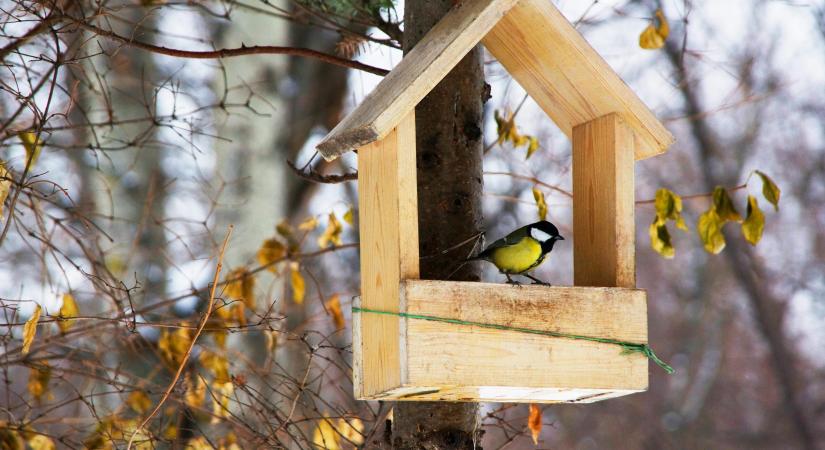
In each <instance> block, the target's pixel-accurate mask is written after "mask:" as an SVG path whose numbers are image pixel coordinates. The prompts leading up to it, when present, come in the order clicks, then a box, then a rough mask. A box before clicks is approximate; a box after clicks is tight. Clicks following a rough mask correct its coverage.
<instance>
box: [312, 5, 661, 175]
mask: <svg viewBox="0 0 825 450" xmlns="http://www.w3.org/2000/svg"><path fill="white" fill-rule="evenodd" d="M479 42H482V43H483V44H484V46H485V47H487V50H489V51H490V53H492V54H493V56H495V57H496V58H497V59H498V61H499V62H500V63H501V64H502V65H503V66H504V68H505V69H507V71H508V72H509V73H510V74H511V75H512V76H513V78H515V79H516V81H518V82H519V84H521V86H522V87H523V88H524V89H525V90H526V91H527V93H528V94H529V95H530V96H531V97H532V98H533V100H535V101H536V103H538V104H539V106H541V108H542V109H543V110H544V112H545V113H547V115H548V116H550V118H551V119H553V121H554V122H555V123H556V125H558V126H559V128H561V130H562V131H564V132H565V133H566V134H567V136H568V137H570V136H572V134H573V127H575V126H576V125H580V124H583V123H585V122H588V121H590V120H593V119H596V118H598V117H601V116H604V115H606V114H610V113H618V114H619V115H621V117H622V118H623V119H624V120H625V122H626V123H627V124H628V125H630V126H631V127H632V128H633V130H634V131H635V133H634V134H635V136H636V139H637V142H636V145H635V149H636V150H635V151H636V155H635V156H636V159H644V158H648V157H651V156H655V155H658V154H660V153H664V151H665V150H667V148H668V147H669V146H670V144H672V143H673V136H672V135H671V134H670V132H669V131H668V130H667V129H666V128H665V126H664V125H662V123H661V122H659V121H658V120H657V119H656V117H655V116H654V115H653V113H652V112H651V111H650V110H649V109H648V108H647V106H645V104H644V103H642V101H641V100H640V99H639V97H637V96H636V94H635V93H634V92H633V91H632V90H631V89H630V88H629V87H628V86H627V85H626V84H625V83H624V82H623V81H622V80H621V78H619V76H618V75H617V74H616V73H615V72H614V71H613V70H612V69H611V68H610V66H609V65H608V64H607V63H606V62H605V61H604V59H602V57H601V56H599V55H598V53H596V51H595V50H594V49H593V48H592V47H591V46H590V44H588V43H587V41H585V40H584V38H583V37H582V36H581V35H580V34H579V33H578V31H576V29H575V28H573V26H572V25H571V24H570V22H568V21H567V19H565V18H564V16H563V15H562V14H561V13H560V12H559V11H558V9H556V7H555V6H553V4H552V3H551V1H550V0H463V2H462V3H460V4H459V5H458V6H456V7H455V8H454V9H453V10H452V11H450V12H449V13H448V14H447V15H445V16H444V18H443V19H441V21H440V22H439V23H438V24H436V26H435V27H433V28H432V29H431V30H430V31H429V33H427V35H426V36H424V38H423V39H421V41H419V43H418V44H417V45H416V46H415V48H413V49H412V50H411V51H410V52H409V53H408V54H407V55H406V56H405V57H404V58H403V59H402V60H401V62H400V63H399V64H398V65H397V66H396V67H395V68H394V69H393V70H392V71H391V72H390V73H389V74H388V75H387V76H386V77H385V78H384V79H383V80H382V81H381V82H380V83H379V84H378V86H376V88H375V89H374V90H373V91H372V92H371V93H370V94H369V95H368V96H367V97H366V98H365V99H364V101H363V102H362V103H361V104H360V105H358V107H356V108H355V110H354V111H352V112H351V113H350V114H349V115H347V116H346V117H345V118H344V120H342V121H341V122H340V123H339V124H338V125H337V126H336V127H335V128H334V129H333V130H332V131H331V132H330V133H329V134H328V135H327V136H326V137H325V138H324V139H323V140H322V141H321V142H320V143H319V144H318V146H317V148H318V150H319V151H320V152H321V154H322V155H323V156H324V158H326V159H327V160H332V159H335V158H337V157H338V156H340V155H341V154H343V153H346V152H348V151H350V150H353V149H355V148H357V147H361V146H363V145H366V144H368V143H370V142H374V141H376V140H379V139H383V138H384V137H385V136H387V134H388V133H389V132H390V131H391V130H392V129H393V128H394V127H395V126H396V125H398V123H399V122H400V121H401V119H402V118H403V117H404V116H405V115H406V114H407V113H409V112H410V111H411V110H412V109H413V108H415V106H416V105H417V104H418V102H420V101H421V99H423V98H424V96H425V95H427V94H428V93H429V92H430V91H431V90H432V89H433V88H434V87H435V86H436V84H438V83H439V82H440V81H441V79H442V78H444V77H445V76H446V75H447V73H449V71H450V70H452V68H453V67H455V65H456V64H458V62H459V61H461V58H463V57H464V55H466V54H467V52H469V51H470V50H471V49H472V48H473V47H474V46H475V45H476V44H477V43H479Z"/></svg>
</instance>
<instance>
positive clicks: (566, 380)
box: [385, 280, 647, 402]
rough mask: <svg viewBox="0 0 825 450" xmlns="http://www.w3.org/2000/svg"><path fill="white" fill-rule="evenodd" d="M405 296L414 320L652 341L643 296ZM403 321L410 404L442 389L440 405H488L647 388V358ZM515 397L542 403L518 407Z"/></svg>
mask: <svg viewBox="0 0 825 450" xmlns="http://www.w3.org/2000/svg"><path fill="white" fill-rule="evenodd" d="M403 297H404V302H405V304H406V307H407V312H408V313H413V314H426V315H434V316H440V317H450V318H456V319H460V320H466V321H474V322H481V323H492V324H498V325H505V326H516V327H526V328H532V329H540V330H548V331H558V332H564V333H571V334H579V335H588V336H595V337H607V338H614V339H620V340H627V341H631V342H638V343H645V342H646V341H647V323H646V317H647V310H646V294H645V292H644V291H641V290H634V289H617V288H614V289H603V288H579V287H546V286H522V287H515V286H505V285H501V284H489V283H465V282H448V281H431V280H407V281H405V282H404V284H403ZM405 322H406V331H407V353H406V359H405V360H404V362H406V364H407V370H406V373H407V376H408V380H407V382H406V383H405V387H407V388H411V389H408V390H407V392H406V395H409V396H412V397H415V398H427V397H426V396H427V395H430V397H429V398H434V397H433V396H436V392H430V393H429V394H428V393H427V391H428V389H429V390H430V391H432V390H433V389H436V390H437V391H438V392H440V393H441V394H439V395H442V396H443V395H447V392H454V393H455V392H464V393H465V394H467V395H471V394H472V393H473V392H475V393H476V394H475V395H479V394H480V393H484V395H485V398H486V399H490V398H495V397H496V396H498V398H500V399H499V400H497V401H504V400H503V399H507V400H508V401H523V402H530V401H533V400H535V399H544V400H545V401H579V400H580V399H581V398H582V397H583V396H585V395H589V394H582V396H575V395H572V394H569V392H568V393H567V394H560V393H559V394H553V392H555V391H559V392H567V391H569V390H571V389H584V390H593V389H596V390H600V392H602V391H603V392H607V391H610V392H613V391H623V392H626V393H630V392H636V391H640V390H644V389H645V388H646V387H647V359H646V358H645V357H644V356H643V355H638V354H632V355H627V354H622V349H621V348H620V347H619V346H616V345H612V344H606V343H596V342H588V341H581V340H572V339H566V338H554V337H548V336H539V335H530V334H524V333H520V332H516V331H502V330H493V329H487V328H481V327H475V326H468V325H456V324H449V323H441V322H430V321H424V320H419V319H405ZM456 389H458V391H456ZM461 389H464V390H463V391H461ZM496 389H498V390H496ZM474 390H475V391H474ZM517 392H522V393H524V395H528V394H529V395H530V396H533V397H535V398H531V397H525V398H513V395H514V394H513V393H517ZM588 392H590V391H588ZM387 394H388V393H386V392H385V395H387ZM571 395H572V399H571ZM617 395H618V394H617ZM597 397H600V395H598V396H597ZM450 398H454V397H450ZM594 398H595V397H594ZM605 398H606V397H605ZM445 399H446V398H445ZM462 400H473V401H478V400H480V399H479V398H477V397H472V396H471V397H467V398H462Z"/></svg>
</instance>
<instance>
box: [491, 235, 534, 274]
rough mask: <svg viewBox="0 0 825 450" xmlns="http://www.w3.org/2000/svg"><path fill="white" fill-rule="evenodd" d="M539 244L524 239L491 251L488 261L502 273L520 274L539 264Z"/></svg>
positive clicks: (530, 239)
mask: <svg viewBox="0 0 825 450" xmlns="http://www.w3.org/2000/svg"><path fill="white" fill-rule="evenodd" d="M539 258H541V244H539V242H538V241H536V240H535V239H532V238H529V237H525V238H522V239H521V240H520V241H518V242H517V243H515V244H513V245H508V246H506V247H501V248H497V249H495V250H493V252H492V254H491V255H490V260H491V261H492V262H493V264H495V265H496V267H498V269H499V270H500V271H502V272H504V273H522V272H525V271H527V270H529V269H531V268H533V267H534V266H537V265H538V264H540V263H541V261H539Z"/></svg>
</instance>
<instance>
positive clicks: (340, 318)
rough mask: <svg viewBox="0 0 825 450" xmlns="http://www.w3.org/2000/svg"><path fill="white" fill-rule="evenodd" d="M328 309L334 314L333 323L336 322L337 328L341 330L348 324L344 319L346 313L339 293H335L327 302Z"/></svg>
mask: <svg viewBox="0 0 825 450" xmlns="http://www.w3.org/2000/svg"><path fill="white" fill-rule="evenodd" d="M326 307H327V311H329V313H330V314H331V315H332V323H334V324H335V329H337V330H341V329H343V328H344V327H345V326H346V322H345V321H344V313H343V311H341V299H340V297H339V295H338V294H335V295H333V296H332V297H330V298H329V300H327V302H326Z"/></svg>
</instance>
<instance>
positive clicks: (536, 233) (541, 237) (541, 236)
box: [530, 228, 553, 242]
mask: <svg viewBox="0 0 825 450" xmlns="http://www.w3.org/2000/svg"><path fill="white" fill-rule="evenodd" d="M530 234H531V235H532V236H533V239H535V240H537V241H540V242H547V241H549V240H550V239H552V238H553V236H551V235H549V234H547V233H545V232H544V231H541V230H539V229H538V228H531V229H530Z"/></svg>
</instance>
